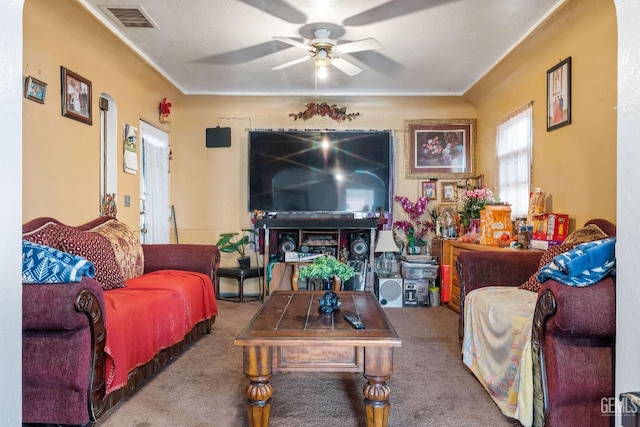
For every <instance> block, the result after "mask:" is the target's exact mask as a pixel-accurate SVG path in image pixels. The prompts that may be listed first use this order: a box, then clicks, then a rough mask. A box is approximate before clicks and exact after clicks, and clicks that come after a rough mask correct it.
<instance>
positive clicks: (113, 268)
mask: <svg viewBox="0 0 640 427" xmlns="http://www.w3.org/2000/svg"><path fill="white" fill-rule="evenodd" d="M22 237H23V239H25V240H28V241H31V242H35V243H39V244H43V245H47V246H51V247H52V248H56V249H58V250H61V251H63V252H67V253H70V254H72V255H78V256H81V257H84V258H86V259H87V260H89V261H91V262H92V263H93V265H94V267H95V269H96V280H97V281H98V282H100V284H101V285H102V288H103V289H104V290H109V289H115V288H124V287H125V284H124V277H123V276H122V271H121V270H120V266H119V265H118V263H117V262H116V257H115V254H114V252H113V248H112V247H111V244H109V241H108V240H107V239H105V238H104V237H102V236H101V235H99V234H97V233H92V232H90V231H81V230H77V229H75V228H73V227H69V226H66V225H62V224H56V223H47V224H45V225H43V226H42V227H40V228H38V229H37V230H34V231H32V232H29V233H25V234H24V235H23V236H22Z"/></svg>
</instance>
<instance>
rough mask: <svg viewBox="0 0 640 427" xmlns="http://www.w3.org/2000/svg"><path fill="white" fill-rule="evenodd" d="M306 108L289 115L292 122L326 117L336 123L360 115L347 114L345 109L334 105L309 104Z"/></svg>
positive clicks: (324, 103)
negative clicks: (314, 117)
mask: <svg viewBox="0 0 640 427" xmlns="http://www.w3.org/2000/svg"><path fill="white" fill-rule="evenodd" d="M306 107H307V108H306V109H305V110H304V111H300V112H299V113H291V114H289V116H290V117H293V120H298V119H302V120H308V119H310V118H311V117H313V116H327V117H329V118H331V119H333V120H335V121H337V122H342V121H344V120H348V121H351V120H353V119H355V118H356V117H358V116H359V115H360V113H348V114H347V107H337V106H336V105H335V104H334V105H329V104H327V103H326V102H323V103H321V104H317V103H315V102H311V103H309V104H307V105H306Z"/></svg>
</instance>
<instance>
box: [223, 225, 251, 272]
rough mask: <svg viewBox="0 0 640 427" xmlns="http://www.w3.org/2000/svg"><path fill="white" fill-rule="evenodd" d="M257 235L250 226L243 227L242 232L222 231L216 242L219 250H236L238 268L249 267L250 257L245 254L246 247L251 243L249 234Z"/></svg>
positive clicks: (226, 251) (229, 251)
mask: <svg viewBox="0 0 640 427" xmlns="http://www.w3.org/2000/svg"><path fill="white" fill-rule="evenodd" d="M256 235H258V232H257V231H256V230H254V229H252V228H243V229H242V233H224V234H221V235H220V240H218V243H216V246H217V247H218V249H220V251H221V252H225V253H232V252H238V254H239V255H240V256H239V257H238V265H239V266H240V268H249V267H250V266H251V258H249V257H248V256H247V253H246V247H247V246H249V245H250V244H251V236H256Z"/></svg>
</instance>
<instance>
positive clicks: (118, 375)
mask: <svg viewBox="0 0 640 427" xmlns="http://www.w3.org/2000/svg"><path fill="white" fill-rule="evenodd" d="M125 283H126V287H125V288H119V289H111V290H109V291H105V292H104V298H105V305H106V308H105V311H106V313H105V320H106V329H107V340H106V345H105V352H106V353H107V360H106V370H107V371H106V393H107V394H109V393H111V392H112V391H114V390H117V389H119V388H121V387H124V386H125V385H126V384H127V374H128V373H129V372H130V371H131V370H132V369H135V368H136V367H138V366H141V365H143V364H145V363H146V362H148V361H149V360H151V359H152V358H153V357H154V356H155V355H156V354H157V353H158V352H159V351H160V350H162V349H165V348H167V347H170V346H172V345H173V344H175V343H177V342H179V341H180V340H182V339H183V338H184V336H185V335H186V334H187V333H188V332H189V331H190V330H191V329H192V328H193V326H194V325H195V324H197V323H199V322H201V321H203V320H205V319H208V318H211V317H212V316H216V315H217V314H218V307H217V304H216V299H215V296H214V293H213V286H212V283H211V279H209V277H207V276H206V275H204V274H200V273H193V272H188V271H178V270H160V271H155V272H153V273H148V274H145V275H144V276H141V277H138V278H135V279H130V280H127V281H126V282H125Z"/></svg>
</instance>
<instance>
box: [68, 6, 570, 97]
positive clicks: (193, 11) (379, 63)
mask: <svg viewBox="0 0 640 427" xmlns="http://www.w3.org/2000/svg"><path fill="white" fill-rule="evenodd" d="M80 2H81V3H82V4H83V5H85V6H86V7H87V8H88V9H89V10H90V11H91V12H92V13H94V14H95V15H96V16H97V17H99V18H100V19H101V20H102V21H103V22H104V23H105V24H106V25H107V26H109V27H110V28H111V29H112V30H113V31H114V32H116V33H117V34H119V35H120V36H121V37H122V38H123V39H124V40H125V41H126V42H127V43H128V44H130V45H131V46H132V47H134V49H136V50H137V51H138V52H139V53H140V54H141V55H143V56H144V57H145V58H146V59H147V60H148V61H149V62H150V63H151V64H152V65H153V66H154V67H156V68H157V69H158V70H159V71H160V72H161V73H162V74H164V75H165V76H166V77H167V78H168V79H169V80H170V81H171V82H173V83H174V84H175V85H176V86H177V87H178V88H179V89H180V90H181V91H182V92H184V93H185V94H233V95H307V94H315V93H322V94H324V95H460V94H463V93H464V92H465V91H466V90H467V89H469V88H470V87H471V86H472V85H473V84H474V83H475V82H476V81H477V80H478V79H479V78H481V77H482V76H483V75H484V74H485V73H486V72H487V71H488V70H490V69H491V68H492V67H493V66H494V65H495V64H496V63H497V62H498V61H499V60H500V59H501V58H502V57H503V56H504V55H505V54H507V53H508V52H509V51H510V50H511V49H512V48H513V47H514V46H515V45H517V44H518V43H519V42H520V41H521V40H522V38H523V37H525V36H526V35H527V34H528V33H529V32H531V31H532V30H533V29H534V28H535V27H536V26H537V25H538V24H539V23H540V22H541V21H542V20H544V18H545V17H546V16H548V15H549V14H550V13H551V12H552V11H553V10H555V9H556V8H557V7H558V6H559V5H560V4H561V3H563V2H564V0H391V1H389V0H313V1H312V0H80ZM116 5H117V6H123V5H124V6H142V8H143V9H144V11H146V13H147V14H148V15H149V17H150V18H151V19H152V20H153V21H154V22H155V23H156V24H157V26H158V28H121V27H119V26H117V25H116V24H115V23H114V21H113V20H112V19H111V18H109V17H108V15H107V14H106V13H105V12H104V10H103V7H104V6H116ZM321 23H327V24H329V25H321ZM321 26H328V27H329V28H331V29H332V34H331V38H335V39H337V42H338V45H340V44H341V43H347V42H351V41H356V40H361V39H366V38H369V37H372V38H375V39H376V40H378V41H379V42H380V44H381V45H382V46H381V48H379V49H377V50H372V51H365V52H354V53H352V54H344V55H343V57H344V58H345V59H347V60H349V61H350V62H352V63H354V64H356V65H357V66H359V67H360V68H362V69H363V71H362V72H361V73H360V74H358V75H356V76H353V77H349V76H347V75H346V74H344V73H342V72H340V71H339V70H338V69H336V68H334V67H330V69H329V76H328V77H327V78H326V79H324V80H320V79H317V78H316V76H315V67H314V63H313V61H306V62H302V63H300V64H297V65H294V66H292V67H288V68H285V69H282V70H278V71H273V70H272V68H273V67H275V66H277V65H280V64H283V63H286V62H289V61H292V60H294V59H296V58H300V57H302V56H304V55H305V51H304V50H303V49H301V48H300V47H296V46H291V45H288V44H285V43H282V42H280V41H277V40H273V39H272V37H273V36H283V37H289V38H294V39H297V40H298V41H300V42H303V43H306V42H307V41H308V39H310V38H312V34H313V30H314V29H316V28H318V27H321Z"/></svg>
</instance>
